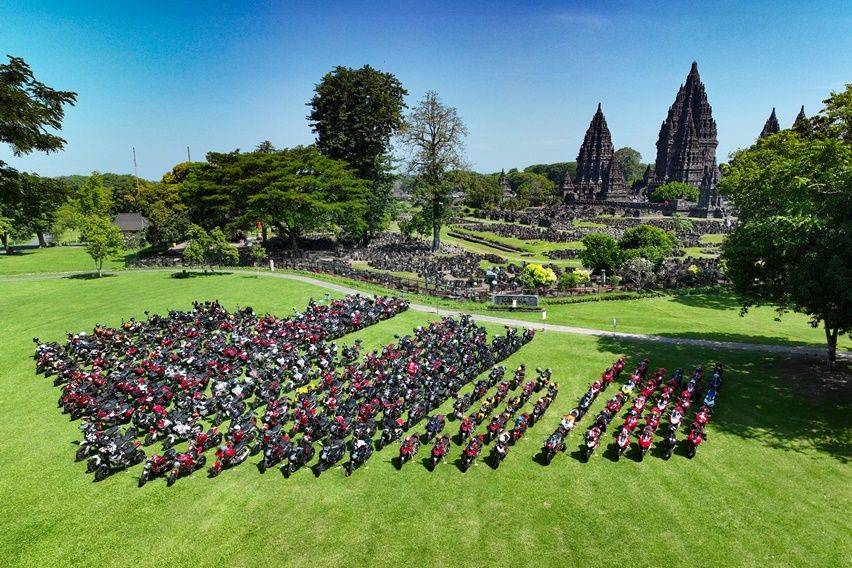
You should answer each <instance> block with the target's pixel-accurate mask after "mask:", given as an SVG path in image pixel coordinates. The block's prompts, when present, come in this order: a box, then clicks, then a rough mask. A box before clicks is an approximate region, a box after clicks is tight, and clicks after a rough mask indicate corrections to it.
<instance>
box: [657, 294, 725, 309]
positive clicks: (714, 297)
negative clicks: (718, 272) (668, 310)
mask: <svg viewBox="0 0 852 568" xmlns="http://www.w3.org/2000/svg"><path fill="white" fill-rule="evenodd" d="M672 301H673V302H675V303H677V304H681V305H684V306H689V307H691V308H707V309H709V310H739V309H740V302H739V300H738V299H737V297H736V295H734V294H733V293H731V292H718V293H707V294H673V295H672Z"/></svg>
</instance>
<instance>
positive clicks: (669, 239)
mask: <svg viewBox="0 0 852 568" xmlns="http://www.w3.org/2000/svg"><path fill="white" fill-rule="evenodd" d="M675 245H677V238H675V236H674V235H673V234H672V233H669V232H668V231H664V230H663V229H660V228H659V227H654V226H652V225H637V226H635V227H631V228H629V229H627V230H626V231H624V234H623V235H621V239H619V241H618V246H619V247H621V250H622V251H623V252H624V255H625V258H628V259H635V258H644V259H647V260H649V261H651V263H653V264H654V265H655V266H659V265H660V263H661V262H662V261H663V259H665V258H666V257H667V256H668V255H669V254H671V252H672V250H673V249H674V247H675Z"/></svg>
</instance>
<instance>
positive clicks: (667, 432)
mask: <svg viewBox="0 0 852 568" xmlns="http://www.w3.org/2000/svg"><path fill="white" fill-rule="evenodd" d="M624 366H625V361H624V359H623V358H620V359H618V360H617V361H616V362H615V363H614V364H613V365H612V366H611V367H609V368H608V369H607V370H606V371H605V372H604V373H603V374H602V376H601V378H600V379H598V380H595V381H594V382H592V384H591V385H589V388H588V390H587V391H586V393H585V394H584V395H583V396H582V397H581V398H580V399H579V403H578V405H577V407H576V408H574V409H573V410H572V411H571V412H570V413H569V414H567V415H565V417H563V419H562V421H561V422H560V424H559V426H558V427H557V429H556V431H555V432H553V433H552V434H551V435H550V436H549V437H548V438H547V440H546V441H545V443H544V447H543V449H542V453H543V455H544V460H545V463H548V464H549V463H550V462H551V460H552V459H553V457H554V456H555V455H556V454H557V453H559V452H564V451H565V449H566V447H567V445H566V443H565V438H566V437H567V436H568V434H569V433H570V432H571V431H572V430H573V429H574V428H575V426H576V424H577V423H578V422H580V420H582V418H583V417H584V416H585V415H586V413H587V411H588V409H589V407H590V406H591V404H592V403H593V402H594V401H595V400H596V399H597V398H598V396H599V395H600V393H602V392H604V391H605V390H606V389H607V387H608V386H609V385H610V384H611V383H612V382H613V381H614V379H616V378H618V377H619V376H620V375H621V374H622V372H623V370H624ZM723 375H724V367H723V365H722V364H721V363H716V364H715V366H714V367H713V370H712V373H711V377H710V380H709V383H708V384H707V390H706V392H705V391H704V385H703V380H704V371H703V369H702V368H700V367H698V368H696V369H695V370H694V371H693V372H692V374H691V376H690V378H689V379H688V380H685V379H684V372H683V370H682V369H676V370H675V371H674V373H672V375H671V376H670V377H668V378H667V371H666V370H665V369H663V368H660V369H657V370H656V371H655V372H653V373H651V372H650V370H649V360H648V359H647V358H646V359H644V360H642V361H641V362H640V363H639V364H638V365H637V367H636V369H635V370H634V372H633V373H631V374H630V375H629V377H628V379H627V380H626V381H625V382H624V384H623V385H622V386H621V388H620V389H619V391H618V392H616V393H615V394H614V395H613V396H612V397H611V398H609V399H608V400H607V401H606V403H605V404H604V408H603V409H602V410H601V411H600V412H599V413H598V414H597V415H596V416H595V417H594V419H593V421H592V423H591V425H590V426H589V428H588V429H587V431H586V433H585V435H584V437H583V442H582V445H581V447H580V451H581V454H580V457H581V459H582V460H583V461H588V460H589V458H590V457H591V456H592V454H593V453H594V452H595V450H596V449H597V448H598V447H599V446H600V444H601V440H602V438H603V437H604V435H605V434H606V432H607V429H608V428H609V427H610V425H611V423H612V421H613V420H614V419H615V418H616V417H618V415H619V413H620V412H621V411H622V410H623V409H624V408H627V410H626V412H625V413H624V415H623V418H624V422H623V424H622V425H621V427H620V428H619V429H618V431H617V434H616V435H615V437H614V441H613V446H612V450H613V454H614V458H615V460H616V461H617V460H619V459H620V458H621V457H622V456H623V455H624V454H625V453H626V452H627V451H628V449H629V448H630V447H631V443H632V439H633V437H635V439H636V444H635V447H636V450H637V458H638V460H639V461H642V460H643V459H644V458H645V456H646V455H647V454H648V452H649V450H650V449H651V447H652V445H653V444H654V439H655V437H659V440H658V441H657V444H656V445H657V447H658V448H659V453H660V456H661V457H662V458H663V459H664V460H668V459H669V458H671V456H672V453H673V452H674V450H675V448H676V446H677V443H678V440H677V432H678V431H679V430H680V429H682V428H683V427H684V423H685V417H686V416H687V414H688V413H689V412H690V409H691V408H693V407H698V408H697V410H696V411H695V414H694V416H693V420H692V422H691V424H690V425H689V427H688V434H687V436H686V438H685V439H684V440H683V444H684V454H685V455H686V457H688V458H690V459H691V458H693V457H695V455H696V452H697V449H698V447H699V446H700V445H701V444H702V443H703V442H704V440H705V439H706V437H707V435H706V429H705V428H706V425H707V424H708V422H709V421H710V419H711V417H712V414H713V410H714V409H715V407H716V400H717V396H718V393H719V391H720V389H721V388H722V378H723ZM634 395H635V397H634ZM643 416H644V418H643ZM663 423H665V425H662V424H663ZM661 425H662V426H661Z"/></svg>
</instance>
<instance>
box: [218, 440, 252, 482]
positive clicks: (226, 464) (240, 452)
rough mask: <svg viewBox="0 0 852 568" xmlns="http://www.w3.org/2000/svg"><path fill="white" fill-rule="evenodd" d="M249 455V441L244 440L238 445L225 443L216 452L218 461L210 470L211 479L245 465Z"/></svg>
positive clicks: (229, 442)
mask: <svg viewBox="0 0 852 568" xmlns="http://www.w3.org/2000/svg"><path fill="white" fill-rule="evenodd" d="M249 453H250V450H249V444H248V440H245V439H244V440H243V441H241V442H237V443H236V444H235V443H234V442H231V441H230V440H229V441H227V442H225V445H224V446H219V448H218V449H217V450H216V454H215V455H216V461H215V462H213V466H212V467H211V468H210V477H216V476H217V475H219V474H220V473H222V470H223V469H226V468H231V467H234V466H237V465H239V464H241V463H243V462H244V461H246V459H248V457H249Z"/></svg>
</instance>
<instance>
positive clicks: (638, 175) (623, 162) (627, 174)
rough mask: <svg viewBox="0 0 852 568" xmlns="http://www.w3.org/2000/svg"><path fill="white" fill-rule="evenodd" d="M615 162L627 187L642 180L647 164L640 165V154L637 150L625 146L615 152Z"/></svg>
mask: <svg viewBox="0 0 852 568" xmlns="http://www.w3.org/2000/svg"><path fill="white" fill-rule="evenodd" d="M615 161H616V162H618V165H619V167H620V168H621V172H622V173H623V174H624V179H625V180H626V181H627V185H630V184H631V183H633V182H634V181H636V180H639V179H642V174H643V173H644V172H645V167H646V165H647V164H643V163H642V154H640V153H639V152H638V151H637V150H634V149H633V148H630V147H629V146H625V147H624V148H619V149H618V150H616V151H615Z"/></svg>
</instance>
